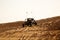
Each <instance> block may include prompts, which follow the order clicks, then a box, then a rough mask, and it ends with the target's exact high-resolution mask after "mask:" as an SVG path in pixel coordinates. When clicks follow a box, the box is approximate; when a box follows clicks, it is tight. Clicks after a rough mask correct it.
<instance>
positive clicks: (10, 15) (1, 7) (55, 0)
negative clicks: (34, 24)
mask: <svg viewBox="0 0 60 40" xmlns="http://www.w3.org/2000/svg"><path fill="white" fill-rule="evenodd" d="M52 16H60V0H0V23H5V22H12V21H19V20H25V18H28V17H33V18H35V19H43V18H48V17H52Z"/></svg>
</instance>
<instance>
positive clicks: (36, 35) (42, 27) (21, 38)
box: [0, 16, 60, 40]
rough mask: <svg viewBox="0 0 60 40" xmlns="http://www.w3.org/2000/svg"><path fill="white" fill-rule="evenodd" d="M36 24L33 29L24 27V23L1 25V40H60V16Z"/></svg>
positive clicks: (38, 21)
mask: <svg viewBox="0 0 60 40" xmlns="http://www.w3.org/2000/svg"><path fill="white" fill-rule="evenodd" d="M36 22H37V23H38V25H36V26H35V25H33V26H32V27H28V26H26V27H22V23H23V21H18V22H12V23H5V24H0V40H60V16H57V17H52V18H47V19H41V20H36Z"/></svg>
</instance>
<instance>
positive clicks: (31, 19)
mask: <svg viewBox="0 0 60 40" xmlns="http://www.w3.org/2000/svg"><path fill="white" fill-rule="evenodd" d="M32 25H37V23H36V21H35V20H34V18H27V19H26V21H25V22H24V23H23V24H22V26H23V27H24V26H30V27H31V26H32Z"/></svg>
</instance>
